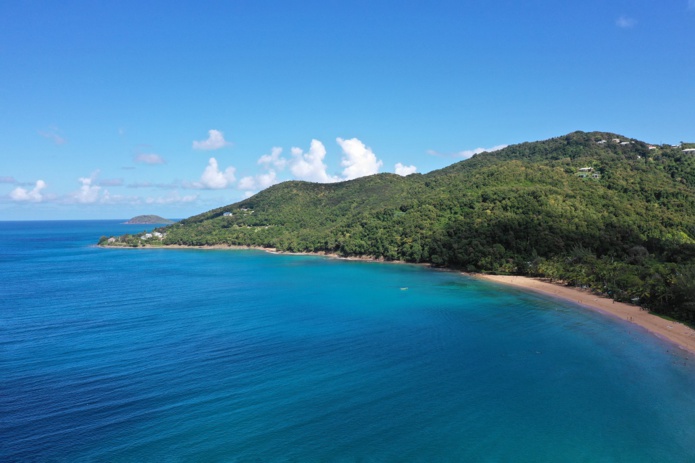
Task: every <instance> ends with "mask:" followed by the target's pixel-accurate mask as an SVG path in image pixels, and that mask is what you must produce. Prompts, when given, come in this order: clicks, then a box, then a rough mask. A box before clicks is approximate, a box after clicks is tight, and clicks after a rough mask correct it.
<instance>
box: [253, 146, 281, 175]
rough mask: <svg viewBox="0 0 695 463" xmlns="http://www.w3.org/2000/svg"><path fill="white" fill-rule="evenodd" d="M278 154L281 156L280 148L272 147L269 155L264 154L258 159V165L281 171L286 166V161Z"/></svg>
mask: <svg viewBox="0 0 695 463" xmlns="http://www.w3.org/2000/svg"><path fill="white" fill-rule="evenodd" d="M280 154H282V148H280V147H279V146H274V147H273V149H272V150H270V154H264V155H263V156H261V157H260V158H259V159H258V164H260V165H262V166H264V167H265V168H270V166H274V167H276V168H278V169H280V170H282V169H284V168H285V166H286V165H287V159H285V158H281V157H280Z"/></svg>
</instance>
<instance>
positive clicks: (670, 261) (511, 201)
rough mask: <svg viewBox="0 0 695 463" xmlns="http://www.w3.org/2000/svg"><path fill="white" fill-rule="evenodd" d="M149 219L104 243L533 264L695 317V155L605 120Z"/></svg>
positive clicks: (508, 267) (501, 266)
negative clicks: (399, 168)
mask: <svg viewBox="0 0 695 463" xmlns="http://www.w3.org/2000/svg"><path fill="white" fill-rule="evenodd" d="M156 231H157V232H158V233H161V238H157V239H155V240H152V239H142V234H140V235H125V236H123V237H117V238H111V239H109V238H106V237H102V240H100V244H102V245H112V246H116V245H123V246H144V245H153V244H155V242H156V244H157V245H163V246H166V245H188V246H210V245H230V246H231V245H242V246H258V247H266V248H276V249H278V250H280V251H287V252H323V253H331V254H337V255H340V256H369V257H372V258H375V259H383V260H401V261H406V262H425V263H431V264H432V265H435V266H441V267H449V268H456V269H462V270H465V271H470V272H489V273H502V274H518V275H529V276H539V277H546V278H550V279H552V280H562V281H565V282H567V283H568V284H571V285H576V286H585V287H588V288H591V289H593V290H595V291H597V292H600V293H603V294H606V295H608V296H610V297H612V298H614V299H616V300H619V301H627V302H633V303H638V304H640V305H641V306H642V307H644V308H646V309H649V310H651V311H653V312H656V313H660V314H664V315H668V316H671V317H674V318H677V319H679V320H683V321H688V322H691V323H692V322H693V321H695V154H692V153H690V152H688V151H684V148H683V146H671V145H658V146H654V145H649V144H647V143H644V142H642V141H639V140H634V139H629V138H626V137H623V136H620V135H616V134H612V133H603V132H591V133H584V132H574V133H571V134H568V135H566V136H562V137H557V138H552V139H549V140H545V141H540V142H532V143H522V144H518V145H513V146H509V147H507V148H505V149H502V150H500V151H495V152H486V153H481V154H478V155H476V156H474V157H472V158H471V159H468V160H465V161H461V162H458V163H456V164H453V165H451V166H449V167H446V168H444V169H441V170H437V171H433V172H430V173H428V174H424V175H423V174H412V175H409V176H407V177H401V176H398V175H394V174H378V175H373V176H370V177H363V178H358V179H355V180H351V181H347V182H340V183H332V184H316V183H307V182H298V181H290V182H284V183H281V184H278V185H275V186H272V187H270V188H268V189H266V190H264V191H261V192H260V193H258V194H257V195H255V196H253V197H251V198H248V199H245V200H243V201H241V202H238V203H235V204H232V205H229V206H225V207H221V208H218V209H214V210H211V211H208V212H205V213H203V214H200V215H196V216H193V217H190V218H188V219H185V220H182V221H181V222H178V223H175V224H173V225H169V226H167V227H163V228H161V229H157V230H156ZM110 240H113V241H111V242H110V243H109V242H108V241H110Z"/></svg>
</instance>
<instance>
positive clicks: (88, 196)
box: [72, 172, 101, 204]
mask: <svg viewBox="0 0 695 463" xmlns="http://www.w3.org/2000/svg"><path fill="white" fill-rule="evenodd" d="M97 175H98V172H95V173H94V174H92V176H91V177H80V178H79V179H78V181H79V182H80V183H81V184H82V186H80V189H79V190H77V192H75V193H73V195H72V196H73V198H74V200H75V201H77V202H78V203H82V204H91V203H95V202H97V200H98V199H99V191H101V187H100V186H99V185H97V184H96V181H95V180H96V177H97Z"/></svg>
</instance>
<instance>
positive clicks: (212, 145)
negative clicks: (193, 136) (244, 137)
mask: <svg viewBox="0 0 695 463" xmlns="http://www.w3.org/2000/svg"><path fill="white" fill-rule="evenodd" d="M229 144H230V143H229V142H228V141H225V139H224V135H223V134H222V132H220V131H219V130H214V129H213V130H208V139H207V140H203V141H194V142H193V149H194V150H218V149H220V148H224V147H225V146H227V145H229Z"/></svg>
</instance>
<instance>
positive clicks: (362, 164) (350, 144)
mask: <svg viewBox="0 0 695 463" xmlns="http://www.w3.org/2000/svg"><path fill="white" fill-rule="evenodd" d="M336 141H337V142H338V144H339V145H340V147H341V148H342V150H343V154H344V156H343V160H342V161H341V163H340V165H342V166H343V167H345V169H343V177H344V178H345V180H352V179H353V178H358V177H364V176H365V175H372V174H376V173H378V172H379V168H380V167H381V166H382V165H383V162H382V161H380V160H378V159H377V158H376V155H375V154H374V153H373V152H372V150H371V148H369V147H367V146H365V145H364V143H362V142H361V141H360V140H358V139H357V138H351V139H350V140H343V139H342V138H336Z"/></svg>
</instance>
